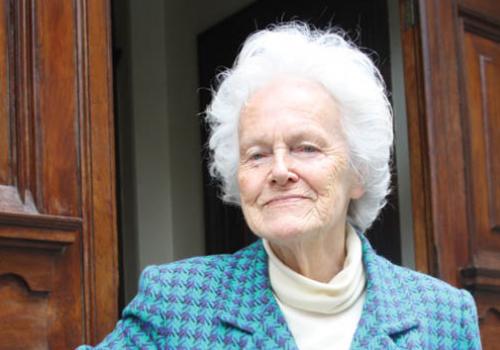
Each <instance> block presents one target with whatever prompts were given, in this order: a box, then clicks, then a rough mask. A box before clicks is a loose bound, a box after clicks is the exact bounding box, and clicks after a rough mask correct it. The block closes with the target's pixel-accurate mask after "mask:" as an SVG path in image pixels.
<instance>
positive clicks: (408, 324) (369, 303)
mask: <svg viewBox="0 0 500 350" xmlns="http://www.w3.org/2000/svg"><path fill="white" fill-rule="evenodd" d="M359 236H360V238H361V240H362V243H363V264H364V268H365V273H366V278H367V284H366V299H365V304H364V306H363V311H362V314H361V319H360V321H359V323H358V328H357V329H356V332H355V334H354V338H353V342H352V345H351V349H354V350H357V349H400V347H399V346H398V345H397V338H398V337H401V336H403V335H404V334H405V333H407V332H409V331H411V330H412V329H415V328H418V327H419V321H418V319H417V318H416V317H415V309H414V307H413V305H412V303H411V298H410V297H409V295H408V292H407V290H406V287H405V286H404V285H402V284H401V283H400V280H399V279H398V278H397V277H396V276H395V273H394V267H393V265H391V264H390V263H389V262H388V261H387V260H385V259H383V258H381V257H380V256H378V255H377V254H376V253H375V251H374V250H373V248H372V247H371V245H370V243H369V242H368V239H367V238H366V237H365V236H364V235H362V234H360V235H359ZM414 346H415V347H412V349H418V347H417V346H418V344H414Z"/></svg>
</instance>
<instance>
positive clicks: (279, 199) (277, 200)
mask: <svg viewBox="0 0 500 350" xmlns="http://www.w3.org/2000/svg"><path fill="white" fill-rule="evenodd" d="M304 199H307V197H305V196H301V195H293V194H290V195H283V196H276V197H273V198H271V199H270V200H268V201H266V202H265V203H264V206H269V205H279V204H289V203H294V202H298V201H301V200H304Z"/></svg>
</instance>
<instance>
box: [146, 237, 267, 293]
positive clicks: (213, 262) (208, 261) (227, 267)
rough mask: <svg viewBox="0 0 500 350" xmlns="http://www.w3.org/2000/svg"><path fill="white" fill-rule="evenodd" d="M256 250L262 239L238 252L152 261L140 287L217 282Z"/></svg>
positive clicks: (186, 286)
mask: <svg viewBox="0 0 500 350" xmlns="http://www.w3.org/2000/svg"><path fill="white" fill-rule="evenodd" d="M256 250H257V251H258V250H259V245H258V243H255V244H252V245H250V246H249V247H246V248H243V249H242V250H240V251H238V252H236V253H234V254H220V255H207V256H197V257H192V258H187V259H183V260H179V261H174V262H171V263H167V264H162V265H150V266H148V267H146V268H145V269H144V270H143V272H142V274H141V278H140V280H139V291H141V290H145V289H150V288H147V287H148V286H149V287H150V286H151V285H153V286H157V287H158V288H161V289H162V290H163V291H165V290H172V289H176V291H177V292H179V291H181V290H182V289H186V290H189V289H192V288H198V287H200V286H202V285H207V284H210V285H216V284H218V283H219V282H221V281H222V280H224V279H227V278H228V277H229V276H230V275H231V274H232V271H233V270H234V269H235V267H236V265H238V264H239V263H241V261H242V260H246V259H249V258H252V257H253V255H254V253H255V251H256ZM219 285H221V284H219Z"/></svg>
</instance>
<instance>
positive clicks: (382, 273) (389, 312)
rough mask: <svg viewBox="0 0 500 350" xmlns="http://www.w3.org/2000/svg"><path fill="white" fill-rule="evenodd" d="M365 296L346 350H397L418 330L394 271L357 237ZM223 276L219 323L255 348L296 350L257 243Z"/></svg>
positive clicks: (233, 261) (236, 256)
mask: <svg viewBox="0 0 500 350" xmlns="http://www.w3.org/2000/svg"><path fill="white" fill-rule="evenodd" d="M359 236H360V238H361V241H362V249H363V264H364V268H365V273H366V277H367V284H366V288H367V289H366V297H365V304H364V306H363V311H362V314H361V319H360V321H359V323H358V327H357V329H356V332H355V334H354V338H353V342H352V345H351V349H379V348H383V349H399V347H398V346H397V345H396V342H395V341H396V338H397V337H399V336H401V335H403V334H405V333H406V332H408V331H410V330H412V329H415V328H417V327H418V325H419V322H418V319H417V318H416V317H415V309H414V307H413V305H412V304H411V298H410V297H409V295H408V292H407V290H406V287H405V285H404V284H402V283H401V281H400V279H399V278H398V277H397V276H396V273H395V269H394V266H393V265H392V264H391V263H389V262H388V261H387V260H385V259H384V258H382V257H380V256H378V255H377V254H376V253H375V251H374V250H373V248H372V247H371V245H370V243H369V242H368V239H367V238H366V237H365V236H364V235H362V234H360V235H359ZM231 258H233V259H231V262H230V263H229V266H228V268H227V270H226V271H225V278H224V282H223V290H224V291H223V292H222V293H221V297H222V301H223V302H222V303H221V308H220V313H219V318H220V319H221V321H223V322H224V323H225V324H227V325H229V326H232V327H235V328H238V329H240V330H241V331H243V332H245V333H247V334H249V335H252V336H253V338H254V344H255V345H256V346H257V347H258V348H280V349H297V346H296V345H295V342H294V340H293V337H292V335H291V333H290V330H289V329H288V327H287V324H286V321H285V319H284V316H283V313H282V312H281V310H280V308H279V306H278V304H277V302H276V300H275V298H274V296H273V294H272V290H271V286H270V281H269V273H268V261H267V254H266V252H265V250H264V247H263V245H262V241H258V242H256V243H254V244H252V245H251V246H249V247H247V248H245V249H243V250H241V251H239V252H237V253H235V254H234V255H233V256H232V257H231Z"/></svg>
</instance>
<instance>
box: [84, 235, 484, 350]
mask: <svg viewBox="0 0 500 350" xmlns="http://www.w3.org/2000/svg"><path fill="white" fill-rule="evenodd" d="M361 238H362V242H363V263H364V266H365V272H366V276H367V287H366V288H367V290H366V299H365V304H364V307H363V311H362V315H361V320H360V321H359V324H358V327H357V330H356V332H355V335H354V338H353V342H352V346H351V349H450V350H452V349H453V350H457V349H480V348H481V344H480V339H479V330H478V325H477V316H476V309H475V305H474V302H473V299H472V297H471V296H470V294H469V293H467V292H465V291H461V290H457V289H455V288H453V287H451V286H449V285H447V284H445V283H444V282H441V281H439V280H437V279H434V278H432V277H429V276H426V275H423V274H419V273H416V272H414V271H411V270H408V269H404V268H401V267H398V266H395V265H393V264H391V263H390V262H389V261H387V260H385V259H384V258H382V257H380V256H378V255H376V253H375V252H374V250H373V249H372V247H371V246H370V244H369V243H368V241H367V240H366V238H364V237H363V236H361ZM80 349H82V350H83V349H91V348H90V347H81V348H80ZM96 349H190V350H191V349H297V346H296V344H295V342H294V339H293V337H292V335H291V333H290V331H289V329H288V327H287V324H286V321H285V319H284V317H283V314H282V313H281V311H280V309H279V306H278V305H277V303H276V301H275V299H274V296H273V294H272V291H271V288H270V284H269V278H268V271H267V255H266V252H265V251H264V248H263V246H262V242H261V241H259V242H257V243H254V244H253V245H251V246H249V247H247V248H245V249H243V250H241V251H239V252H237V253H235V254H233V255H223V256H209V257H199V258H192V259H188V260H184V261H180V262H175V263H172V264H168V265H163V266H152V267H149V268H147V269H146V270H145V271H144V273H143V275H142V277H141V281H140V288H139V293H138V295H137V296H136V297H135V299H134V300H133V301H132V302H131V303H130V304H129V305H128V306H127V307H126V308H125V310H124V311H123V318H122V320H121V321H119V322H118V324H117V326H116V328H115V330H114V331H113V332H112V333H111V334H109V335H108V336H107V337H106V338H105V339H104V341H103V342H102V343H101V344H100V345H98V346H97V347H96Z"/></svg>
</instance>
